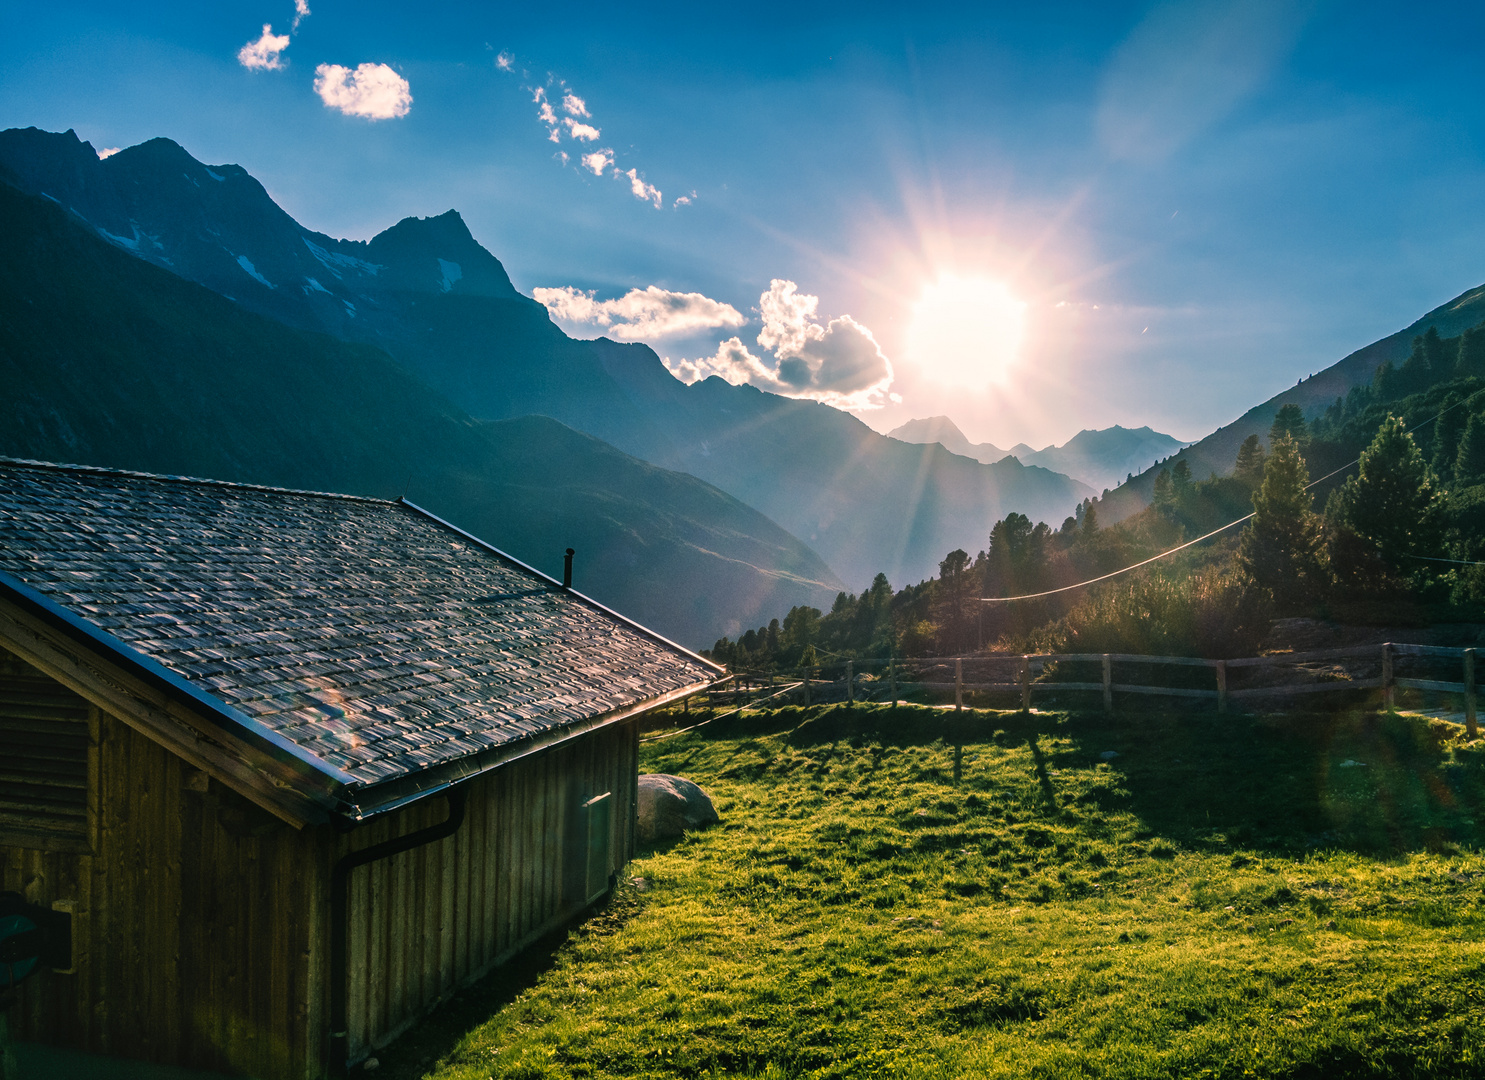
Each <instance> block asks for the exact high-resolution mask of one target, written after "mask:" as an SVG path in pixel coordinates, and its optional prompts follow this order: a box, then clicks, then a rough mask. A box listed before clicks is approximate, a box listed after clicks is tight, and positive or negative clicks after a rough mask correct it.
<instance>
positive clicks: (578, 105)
mask: <svg viewBox="0 0 1485 1080" xmlns="http://www.w3.org/2000/svg"><path fill="white" fill-rule="evenodd" d="M562 111H563V112H565V113H567V115H568V116H587V117H591V116H592V115H593V114H592V113H590V112H588V103H587V102H585V101H584V100H583V99H582V98H580V97H578V96H577V95H576V94H574V93H573V92H572V91H571V90H566V91H564V92H563V94H562Z"/></svg>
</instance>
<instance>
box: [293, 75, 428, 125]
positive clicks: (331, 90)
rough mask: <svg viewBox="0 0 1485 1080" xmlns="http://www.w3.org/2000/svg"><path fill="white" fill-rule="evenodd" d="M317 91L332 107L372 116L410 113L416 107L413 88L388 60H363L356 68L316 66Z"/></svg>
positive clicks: (374, 118)
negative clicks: (366, 61)
mask: <svg viewBox="0 0 1485 1080" xmlns="http://www.w3.org/2000/svg"><path fill="white" fill-rule="evenodd" d="M315 93H317V94H319V95H320V100H321V101H323V102H324V103H325V107H326V108H329V109H339V110H340V111H341V112H343V113H345V115H347V116H364V117H366V118H367V119H368V120H391V119H393V118H394V117H400V116H406V115H407V114H408V111H409V110H410V109H411V108H412V102H413V98H412V88H411V87H410V86H409V85H408V82H407V80H406V79H404V78H403V77H402V76H401V75H399V74H397V72H395V71H393V70H392V69H391V68H389V67H388V66H387V65H386V64H361V65H360V66H359V67H357V68H356V69H355V70H354V71H352V70H351V69H350V68H346V67H341V65H339V64H321V65H320V66H319V67H317V68H315Z"/></svg>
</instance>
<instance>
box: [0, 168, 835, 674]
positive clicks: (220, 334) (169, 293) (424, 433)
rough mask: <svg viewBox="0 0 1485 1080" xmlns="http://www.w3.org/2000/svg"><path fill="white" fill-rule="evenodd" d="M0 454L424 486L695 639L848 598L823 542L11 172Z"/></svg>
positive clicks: (590, 585) (499, 537) (0, 323)
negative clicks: (121, 233) (478, 406)
mask: <svg viewBox="0 0 1485 1080" xmlns="http://www.w3.org/2000/svg"><path fill="white" fill-rule="evenodd" d="M0 386H3V387H4V389H5V392H4V394H0V454H4V455H7V456H12V457H23V458H35V459H43V460H50V461H62V462H70V463H77V464H92V465H107V466H113V467H120V468H128V469H136V470H142V471H149V472H164V473H176V474H186V475H194V476H203V477H210V478H213V479H221V480H230V481H239V482H246V483H258V484H271V485H276V486H283V487H294V488H312V489H318V490H331V491H341V492H346V493H350V494H362V495H372V496H378V497H383V498H397V497H399V496H401V495H404V494H405V495H407V496H408V497H409V498H410V499H411V500H412V501H414V502H416V503H418V504H419V505H422V506H425V507H427V508H428V509H429V510H432V511H433V512H434V513H437V514H439V515H440V516H442V517H444V518H447V519H449V520H451V521H453V522H454V523H456V524H458V525H460V526H461V527H463V528H465V529H467V530H468V531H470V532H473V533H475V534H476V535H478V536H480V537H482V538H484V539H486V540H488V541H490V542H491V543H494V544H496V545H497V546H499V547H502V548H504V549H505V550H507V551H509V552H510V553H511V554H513V555H515V556H516V557H517V558H520V559H522V560H524V561H526V562H528V563H531V564H533V565H535V566H537V567H538V568H540V569H543V570H546V571H547V572H549V573H552V574H554V575H555V574H558V573H560V567H561V564H562V553H563V550H564V549H565V548H566V547H568V546H571V547H574V548H576V549H577V550H578V553H579V554H578V559H577V565H576V570H575V581H574V583H575V586H576V587H577V588H578V589H579V590H580V591H583V592H586V593H588V594H589V595H592V596H593V597H595V598H596V599H598V600H600V601H602V602H604V603H607V604H610V605H611V606H614V607H616V608H618V609H619V610H621V611H623V612H625V613H626V614H628V615H630V616H631V617H634V618H637V619H639V620H640V621H642V622H645V623H646V624H648V625H651V626H654V627H655V628H656V629H658V630H660V631H661V632H663V633H666V634H669V635H671V636H673V637H675V638H677V639H679V640H681V641H685V642H688V643H690V644H693V645H698V644H709V643H710V641H711V640H714V638H715V636H716V634H717V633H719V632H722V630H724V629H725V628H727V627H728V626H730V625H731V624H732V623H733V622H735V621H736V620H738V619H739V618H747V619H750V620H753V621H758V620H762V619H766V618H767V617H768V616H769V615H771V614H772V613H774V612H777V611H780V610H784V611H787V610H788V608H789V607H790V606H792V605H794V604H800V603H809V604H817V605H818V604H828V603H829V601H830V598H831V597H832V596H833V595H834V594H835V593H836V592H837V591H838V590H839V588H840V587H841V583H840V581H839V580H838V579H837V578H836V577H835V575H834V574H833V573H832V572H831V571H830V568H829V567H828V566H826V565H825V563H824V562H823V561H822V560H821V559H820V558H819V556H818V555H816V554H815V552H813V551H812V550H810V549H809V548H808V547H807V546H806V545H804V544H802V543H800V542H799V541H798V540H797V539H795V538H794V537H793V536H791V535H790V534H789V533H787V532H786V531H785V530H784V529H782V528H780V527H779V526H778V525H776V524H775V523H774V522H772V521H770V520H768V519H767V518H766V517H764V516H763V515H762V514H760V513H758V512H757V511H756V510H753V509H752V508H751V507H748V506H746V505H744V504H743V503H741V502H740V501H738V500H737V499H734V498H733V497H731V496H729V495H727V494H725V493H724V492H722V491H719V490H717V489H716V488H715V487H713V486H711V485H710V484H707V483H705V482H703V481H701V480H698V479H696V478H694V477H691V476H687V475H685V474H683V473H677V472H674V471H671V470H666V469H661V468H657V467H655V466H653V465H650V464H648V463H646V462H643V461H640V460H638V459H636V458H633V457H630V456H629V455H626V454H623V453H621V452H620V451H618V450H616V449H614V448H613V447H611V446H608V445H607V444H605V443H603V442H601V441H599V440H598V439H595V438H593V437H592V436H589V435H585V434H583V433H581V432H578V431H575V430H573V429H571V428H569V427H566V426H565V425H563V424H561V423H559V422H557V421H556V420H552V419H549V418H547V417H541V416H526V417H520V418H516V419H510V420H503V421H477V420H474V419H473V418H471V417H469V416H468V415H467V414H465V413H464V412H463V411H462V410H460V409H459V408H458V407H457V406H455V405H453V404H452V403H451V402H449V401H448V399H447V398H445V397H444V396H443V395H441V394H440V393H438V392H437V391H436V390H433V389H431V388H430V387H428V386H427V385H426V384H424V383H423V382H422V381H421V380H419V379H417V378H416V377H415V376H413V375H412V374H411V373H409V372H408V371H407V370H406V369H405V368H403V367H402V366H401V365H400V364H398V363H397V362H396V361H394V360H393V359H392V358H391V357H389V356H388V355H387V354H386V353H385V352H383V351H382V350H380V349H377V348H375V347H373V346H368V345H362V344H352V343H346V342H342V341H339V340H337V339H335V338H332V337H330V336H328V335H325V334H319V333H311V332H307V331H303V330H299V329H296V328H294V327H290V326H285V325H284V324H282V323H279V322H275V321H273V320H271V319H267V318H264V317H263V316H260V315H256V314H253V313H252V312H249V311H245V310H244V309H243V308H242V306H241V305H239V304H237V303H234V302H233V301H231V300H229V299H227V298H225V297H223V296H219V295H217V294H216V293H214V292H212V291H210V290H208V289H206V288H203V287H202V286H200V285H197V284H194V283H193V282H188V281H185V280H183V279H182V278H180V277H178V276H176V275H175V274H173V273H169V272H167V271H165V270H163V269H160V268H157V267H155V266H151V265H148V264H147V263H145V262H143V261H141V260H139V259H137V258H134V257H132V256H131V255H130V254H127V253H126V252H124V251H121V250H119V249H118V248H117V247H116V246H114V245H111V244H109V243H106V242H104V241H103V240H101V239H100V238H99V237H98V236H97V235H95V234H94V232H93V230H92V229H89V228H85V227H83V226H82V225H80V224H79V223H78V221H77V219H76V218H75V217H72V216H70V215H68V214H67V213H66V212H64V211H63V210H62V209H61V208H60V207H59V206H57V205H55V204H53V203H50V202H47V201H46V200H44V199H41V198H39V197H34V196H28V195H25V194H24V193H22V192H20V191H18V190H16V189H15V188H14V187H11V186H9V185H7V184H4V183H0Z"/></svg>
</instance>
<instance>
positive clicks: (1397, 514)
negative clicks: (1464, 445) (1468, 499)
mask: <svg viewBox="0 0 1485 1080" xmlns="http://www.w3.org/2000/svg"><path fill="white" fill-rule="evenodd" d="M1465 433H1466V436H1468V433H1469V429H1468V428H1466V429H1465ZM1443 510H1444V507H1443V498H1442V496H1441V494H1440V492H1439V491H1438V485H1437V481H1436V478H1435V477H1434V474H1433V470H1432V469H1430V468H1429V467H1428V462H1426V461H1424V459H1423V453H1422V451H1420V450H1419V449H1418V444H1417V443H1415V442H1414V441H1413V437H1412V436H1411V435H1409V434H1408V432H1407V430H1406V429H1405V428H1404V427H1403V423H1402V421H1401V420H1400V419H1398V418H1397V417H1396V416H1392V415H1389V416H1388V417H1387V419H1386V420H1384V421H1383V422H1382V426H1381V427H1379V428H1378V429H1377V434H1376V437H1375V438H1374V439H1372V442H1371V445H1370V446H1368V447H1367V448H1366V449H1365V450H1363V451H1362V452H1361V460H1360V462H1359V464H1358V466H1357V472H1356V475H1355V476H1353V477H1351V478H1350V479H1348V480H1347V481H1346V482H1345V484H1343V485H1342V486H1341V488H1340V489H1339V490H1338V491H1337V492H1336V493H1335V495H1333V496H1332V497H1331V500H1330V502H1329V503H1328V504H1327V505H1326V518H1327V519H1328V524H1329V526H1330V533H1331V543H1332V554H1333V558H1332V562H1333V563H1340V564H1346V563H1350V564H1353V565H1350V566H1349V567H1347V566H1345V565H1342V567H1341V569H1342V574H1341V576H1342V577H1343V578H1345V577H1347V576H1348V574H1349V576H1350V577H1351V578H1352V579H1354V580H1355V581H1358V582H1359V581H1362V580H1364V579H1366V578H1368V577H1371V576H1374V575H1370V574H1369V573H1368V572H1367V571H1366V570H1365V567H1364V566H1362V565H1361V562H1366V563H1371V562H1375V563H1377V564H1379V567H1380V569H1381V571H1382V572H1383V573H1384V574H1385V575H1386V576H1388V577H1390V578H1392V579H1394V580H1396V581H1412V582H1414V583H1421V582H1423V581H1425V580H1426V579H1427V578H1428V577H1429V576H1431V575H1430V574H1429V571H1428V564H1427V563H1424V562H1420V561H1419V560H1417V559H1415V558H1412V556H1416V555H1426V556H1435V555H1438V554H1439V552H1440V551H1441V550H1442V548H1443V544H1444V520H1443ZM1353 541H1354V542H1353ZM1337 552H1344V557H1343V558H1341V559H1336V558H1335V557H1334V555H1335V554H1336V553H1337Z"/></svg>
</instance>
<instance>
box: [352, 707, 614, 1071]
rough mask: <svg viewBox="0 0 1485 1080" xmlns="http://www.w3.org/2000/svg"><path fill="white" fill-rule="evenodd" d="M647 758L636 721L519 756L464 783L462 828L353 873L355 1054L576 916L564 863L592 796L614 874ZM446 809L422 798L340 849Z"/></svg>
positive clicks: (402, 830)
mask: <svg viewBox="0 0 1485 1080" xmlns="http://www.w3.org/2000/svg"><path fill="white" fill-rule="evenodd" d="M638 753H639V744H638V739H637V727H636V725H635V724H634V723H633V722H630V723H626V724H623V725H616V726H614V727H611V728H605V729H600V730H599V731H596V732H593V733H592V734H590V735H586V736H583V737H581V738H579V739H575V740H573V741H572V742H570V743H565V744H562V745H560V746H557V747H554V748H552V749H551V750H547V751H544V752H542V753H539V754H535V755H532V756H531V757H529V758H523V759H521V760H519V761H516V762H513V763H512V764H510V765H508V766H506V767H504V768H502V769H499V770H497V771H495V772H493V773H491V774H490V775H488V776H485V777H482V778H480V779H478V780H475V781H472V782H470V783H469V784H468V785H466V791H467V793H468V795H467V798H468V803H467V806H466V811H465V814H466V816H465V820H464V824H463V826H462V827H461V828H460V829H459V831H458V832H457V833H455V834H454V835H453V836H451V837H448V838H447V839H444V840H441V841H438V842H437V843H434V844H429V845H426V846H424V847H421V848H416V849H414V850H412V851H408V852H404V853H402V854H400V855H394V856H392V857H391V858H388V859H383V860H381V861H379V862H375V863H371V864H370V865H368V866H365V867H361V868H358V869H357V870H355V871H354V872H353V873H352V875H351V883H350V890H351V892H350V904H349V913H350V924H349V941H348V955H349V966H350V980H349V983H350V985H349V994H348V1007H349V1016H348V1019H349V1029H348V1040H347V1052H348V1054H349V1056H350V1059H351V1060H352V1061H359V1060H360V1059H362V1058H364V1057H366V1056H367V1055H368V1054H369V1053H371V1051H372V1050H373V1049H375V1048H377V1047H380V1046H385V1045H386V1044H387V1043H388V1042H389V1041H391V1040H392V1039H393V1038H395V1037H396V1036H397V1035H398V1034H399V1033H400V1032H401V1031H403V1030H405V1029H406V1028H407V1027H408V1026H409V1025H411V1024H412V1023H413V1022H414V1021H416V1020H417V1019H418V1017H420V1016H422V1015H423V1014H425V1013H426V1012H427V1011H428V1010H430V1009H431V1008H433V1007H435V1006H436V1005H437V1004H438V1003H439V1002H440V1001H442V1000H444V999H445V998H447V997H448V996H450V995H451V994H452V993H454V992H455V991H456V990H458V989H459V988H460V987H462V986H464V985H467V984H468V983H470V982H473V981H474V980H476V979H478V978H479V977H480V976H482V975H483V974H485V973H486V972H488V971H489V970H490V969H491V968H492V967H494V966H495V965H496V964H499V963H502V962H504V961H505V960H507V959H509V958H510V957H512V956H514V955H515V954H516V953H517V952H519V951H520V950H521V949H523V948H525V947H526V946H528V945H530V944H531V943H532V942H534V941H535V940H537V939H538V938H540V937H541V936H543V935H544V934H546V933H548V932H550V931H552V930H554V929H556V928H558V927H560V926H561V925H562V924H563V923H564V922H566V921H567V920H569V919H571V918H572V917H573V916H574V915H575V914H577V912H578V911H579V910H580V908H581V904H580V903H578V904H574V903H573V902H572V900H571V899H570V898H569V896H568V895H566V891H565V889H564V880H563V871H564V867H565V865H566V862H567V860H566V858H565V855H566V854H567V850H566V849H567V847H568V844H569V841H568V829H569V825H570V824H571V823H572V822H573V820H574V815H575V813H576V811H577V808H578V807H579V806H580V805H581V804H582V802H583V801H584V800H586V799H588V798H591V797H592V796H594V795H599V794H602V793H603V792H605V791H611V792H613V795H614V799H615V804H616V807H617V808H618V812H617V813H615V814H614V821H613V830H614V835H613V846H612V852H613V854H612V857H611V860H610V862H611V865H610V867H609V870H610V873H612V872H615V871H617V870H618V869H620V868H621V867H622V866H623V865H624V864H625V863H626V862H627V861H628V859H629V857H630V855H631V854H632V852H633V845H634V813H633V807H634V804H635V799H636V798H637V791H636V770H637V763H638ZM445 812H446V811H445V806H444V801H443V800H442V799H429V800H425V802H424V803H422V804H419V805H417V806H414V807H411V808H409V809H408V810H405V811H402V812H401V813H399V814H397V815H395V816H393V817H392V818H391V819H390V820H387V821H380V822H373V823H372V824H369V825H367V826H366V827H364V828H362V829H359V830H357V831H356V832H354V833H351V834H350V835H348V836H347V837H345V838H344V841H343V845H342V849H341V851H342V853H343V852H344V851H351V850H358V849H360V848H363V847H368V846H370V845H371V844H375V843H380V842H382V841H384V840H388V839H391V838H392V837H394V836H401V835H405V834H406V833H408V832H412V831H414V830H415V829H421V828H426V827H427V826H430V825H433V824H435V823H437V822H439V821H441V820H443V817H444V814H445Z"/></svg>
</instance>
